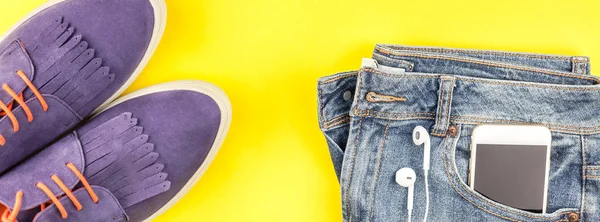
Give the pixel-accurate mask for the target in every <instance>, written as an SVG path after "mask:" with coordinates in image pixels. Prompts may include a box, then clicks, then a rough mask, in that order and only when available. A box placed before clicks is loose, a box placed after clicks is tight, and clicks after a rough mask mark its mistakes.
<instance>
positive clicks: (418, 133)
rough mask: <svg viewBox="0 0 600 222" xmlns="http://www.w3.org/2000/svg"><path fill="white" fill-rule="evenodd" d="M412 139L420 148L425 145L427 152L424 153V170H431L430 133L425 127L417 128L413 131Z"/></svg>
mask: <svg viewBox="0 0 600 222" xmlns="http://www.w3.org/2000/svg"><path fill="white" fill-rule="evenodd" d="M412 139H413V142H414V143H415V145H418V146H420V145H421V144H425V147H424V148H425V150H424V151H423V170H425V171H428V170H429V158H430V155H431V140H430V139H429V132H427V130H426V129H425V127H422V126H417V127H415V129H414V130H413V134H412Z"/></svg>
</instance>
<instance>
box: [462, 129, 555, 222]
mask: <svg viewBox="0 0 600 222" xmlns="http://www.w3.org/2000/svg"><path fill="white" fill-rule="evenodd" d="M551 142H552V135H551V133H550V130H549V129H548V128H546V127H543V126H528V125H480V126H476V127H475V129H474V130H473V134H472V142H471V160H470V164H469V168H470V169H469V186H470V187H471V189H473V190H475V191H476V192H478V193H480V194H482V195H483V196H485V197H487V198H489V199H491V200H493V201H496V202H498V203H501V204H504V205H506V206H510V207H514V208H517V209H522V210H526V211H530V212H534V213H546V205H547V198H548V195H547V194H548V173H549V170H550V151H551V150H550V149H551V146H550V145H551Z"/></svg>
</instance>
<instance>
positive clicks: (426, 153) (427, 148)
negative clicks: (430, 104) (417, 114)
mask: <svg viewBox="0 0 600 222" xmlns="http://www.w3.org/2000/svg"><path fill="white" fill-rule="evenodd" d="M412 139H413V142H414V143H415V145H417V146H420V145H421V144H425V145H424V147H423V148H424V149H423V175H424V176H425V216H424V217H423V221H424V222H425V221H427V214H429V176H428V175H429V160H430V158H431V139H430V138H429V132H427V130H426V129H425V127H422V126H417V127H415V129H414V130H413V135H412Z"/></svg>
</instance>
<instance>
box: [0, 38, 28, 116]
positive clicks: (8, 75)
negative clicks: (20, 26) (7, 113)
mask: <svg viewBox="0 0 600 222" xmlns="http://www.w3.org/2000/svg"><path fill="white" fill-rule="evenodd" d="M19 70H20V71H23V73H25V75H26V76H27V77H28V78H29V80H33V72H34V68H33V62H32V61H31V58H30V57H29V54H27V51H26V50H25V48H24V46H23V44H22V43H21V42H20V41H19V40H15V41H14V42H12V43H11V44H9V45H8V46H7V47H6V48H4V49H0V84H7V85H8V86H10V88H11V89H12V90H13V91H15V92H16V93H17V94H19V93H20V92H22V91H23V90H24V89H25V88H26V86H27V84H25V82H24V81H23V79H21V77H19V76H18V75H17V71H19ZM0 100H2V102H4V104H8V103H10V102H11V101H12V100H13V98H12V97H11V96H10V95H9V94H8V93H7V92H5V91H4V90H1V91H0Z"/></svg>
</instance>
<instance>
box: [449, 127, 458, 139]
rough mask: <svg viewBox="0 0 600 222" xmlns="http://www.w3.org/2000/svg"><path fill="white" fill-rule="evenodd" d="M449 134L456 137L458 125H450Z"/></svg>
mask: <svg viewBox="0 0 600 222" xmlns="http://www.w3.org/2000/svg"><path fill="white" fill-rule="evenodd" d="M448 135H449V136H451V137H455V136H456V135H458V129H457V128H456V126H450V127H448Z"/></svg>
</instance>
